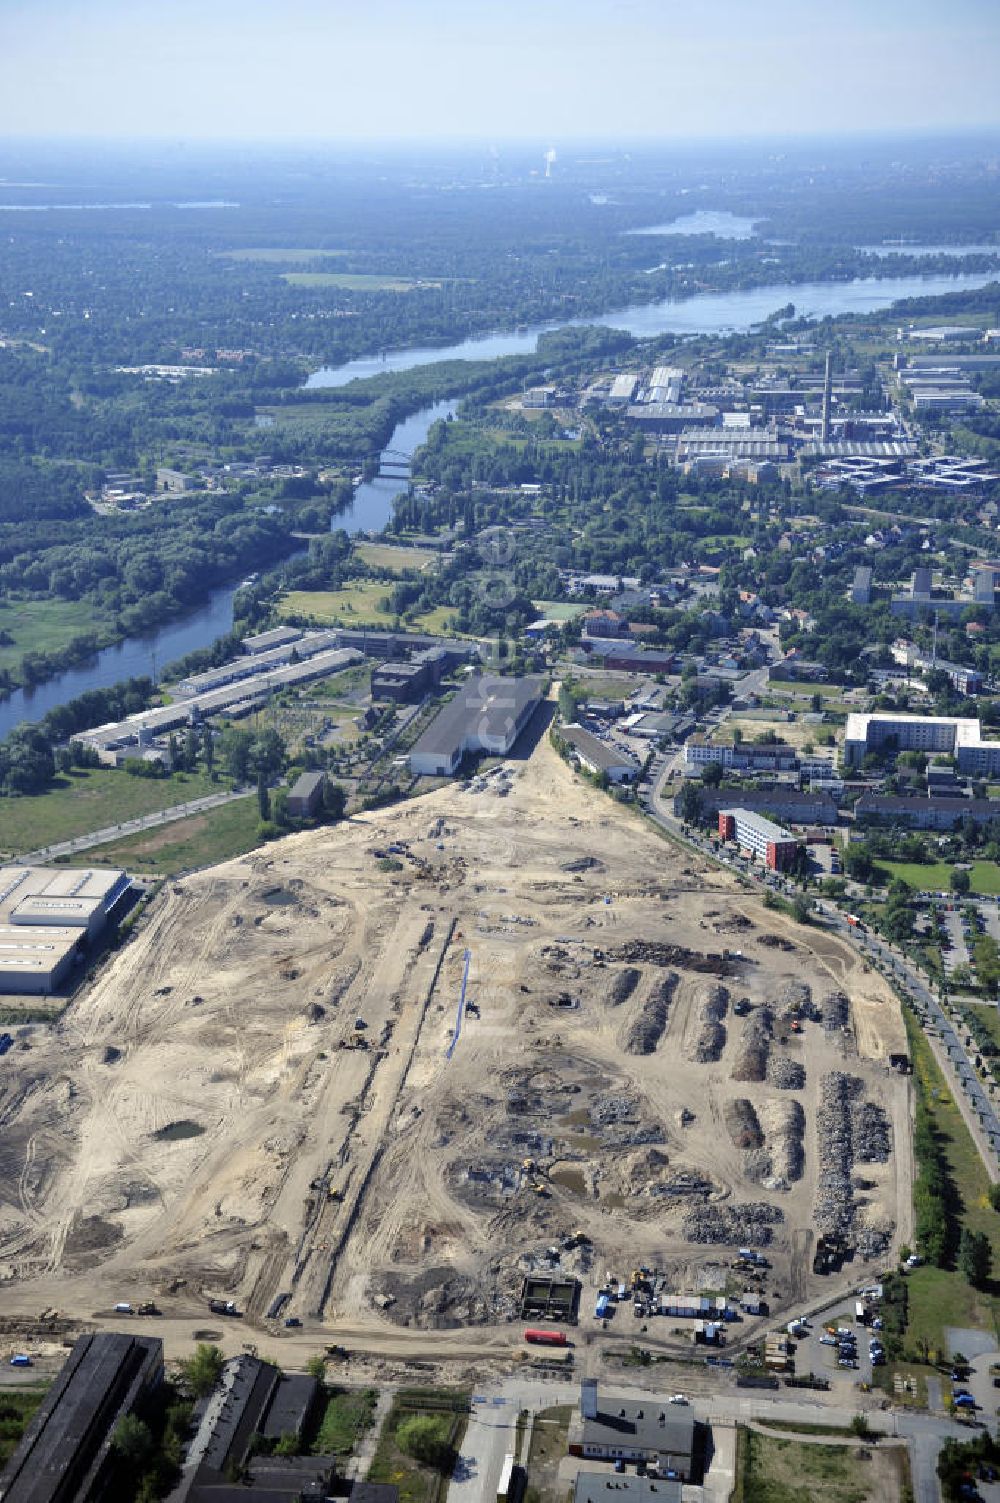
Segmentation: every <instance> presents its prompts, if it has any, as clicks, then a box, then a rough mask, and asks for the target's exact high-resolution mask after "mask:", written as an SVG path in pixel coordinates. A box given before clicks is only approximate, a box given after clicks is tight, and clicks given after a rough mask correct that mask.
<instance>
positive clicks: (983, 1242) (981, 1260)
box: [958, 1227, 993, 1289]
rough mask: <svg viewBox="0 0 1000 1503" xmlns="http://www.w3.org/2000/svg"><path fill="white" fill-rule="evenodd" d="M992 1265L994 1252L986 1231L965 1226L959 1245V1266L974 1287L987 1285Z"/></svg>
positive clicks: (979, 1287)
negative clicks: (974, 1230) (973, 1229)
mask: <svg viewBox="0 0 1000 1503" xmlns="http://www.w3.org/2000/svg"><path fill="white" fill-rule="evenodd" d="M992 1265H993V1252H992V1249H991V1248H990V1239H989V1237H987V1235H986V1233H985V1232H973V1231H970V1230H969V1228H968V1227H963V1228H962V1240H961V1241H960V1242H959V1245H958V1266H959V1268H960V1269H961V1271H962V1273H964V1274H965V1277H966V1278H967V1279H968V1281H969V1283H970V1284H971V1285H972V1287H973V1288H974V1289H982V1288H984V1287H985V1285H986V1282H987V1280H988V1279H989V1276H990V1269H991V1267H992Z"/></svg>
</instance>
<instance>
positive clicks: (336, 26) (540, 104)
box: [0, 0, 1000, 148]
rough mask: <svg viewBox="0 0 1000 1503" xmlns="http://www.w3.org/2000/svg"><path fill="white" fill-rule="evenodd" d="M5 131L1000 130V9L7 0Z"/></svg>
mask: <svg viewBox="0 0 1000 1503" xmlns="http://www.w3.org/2000/svg"><path fill="white" fill-rule="evenodd" d="M0 53H2V55H3V57H4V59H5V61H6V64H7V66H6V69H5V80H4V85H5V86H4V91H3V94H2V97H0V137H5V138H8V139H12V140H31V139H38V138H44V139H48V140H51V139H52V138H59V137H65V136H69V137H72V138H74V139H78V140H79V139H94V140H102V141H117V140H120V141H123V142H124V141H134V142H139V141H148V142H151V143H155V142H157V141H165V140H170V139H174V138H180V139H181V140H183V141H185V142H192V143H196V142H202V141H203V142H205V143H206V144H226V143H230V142H232V143H234V144H236V143H238V142H241V141H243V142H250V141H255V142H264V141H267V142H273V143H274V144H275V145H278V144H287V145H299V146H304V145H308V144H314V145H315V144H319V143H323V144H326V145H335V144H336V143H338V142H343V143H345V144H346V143H351V144H370V145H379V146H382V147H383V148H384V147H386V146H392V145H401V144H411V145H412V144H416V143H418V142H419V143H426V144H429V145H437V146H444V145H451V144H457V143H466V144H469V145H474V144H476V143H480V142H481V143H483V144H484V145H485V144H487V143H489V142H491V141H495V142H498V143H511V144H514V143H522V142H525V141H537V140H539V139H541V138H547V137H550V138H552V140H553V141H554V142H556V144H558V143H559V142H560V141H561V142H564V143H577V144H583V143H586V142H604V143H608V144H615V145H628V144H633V145H636V146H640V145H643V144H651V143H655V142H660V141H662V142H667V143H673V142H675V141H682V140H690V139H696V140H702V141H705V142H715V141H722V140H726V139H729V138H732V137H736V138H739V139H742V140H748V139H753V140H760V141H766V140H768V139H775V140H782V139H788V138H794V137H798V136H804V137H812V138H817V139H819V138H829V137H845V136H848V137H849V136H866V135H888V136H895V135H902V136H908V135H910V134H912V133H918V134H920V135H924V136H926V135H934V134H952V133H954V134H969V133H976V132H977V131H991V130H995V129H997V128H998V127H1000V98H998V93H997V90H996V84H995V80H996V75H997V69H998V63H1000V9H998V7H997V6H996V5H995V3H994V0H953V3H952V5H951V6H950V7H949V9H948V12H947V15H946V16H944V15H942V13H941V10H940V7H939V6H937V5H935V4H932V3H930V0H909V3H907V0H877V3H876V4H874V5H872V4H871V3H870V0H869V3H863V0H844V3H842V4H841V5H839V6H838V7H836V8H832V7H831V8H829V9H827V8H824V9H823V10H822V11H820V10H819V9H818V8H809V14H808V16H807V19H806V20H805V21H804V20H803V7H802V5H801V3H798V4H795V3H793V0H761V3H760V4H758V5H756V6H754V7H748V6H747V5H746V3H745V0H718V3H716V4H714V5H712V6H711V8H706V7H699V8H698V9H697V10H693V9H692V7H691V6H690V4H688V5H686V6H685V5H681V4H678V3H671V0H659V3H658V0H617V3H608V0H575V3H574V0H508V3H507V4H505V5H504V6H503V7H502V8H498V10H497V11H496V12H494V11H488V10H486V9H485V8H482V9H480V8H477V7H474V6H473V7H470V6H469V5H468V4H461V3H459V0H423V3H419V4H414V3H412V0H411V3H406V0H369V3H368V4H367V5H366V6H365V7H364V9H363V10H362V9H361V8H359V7H355V6H353V5H352V6H348V5H346V4H343V3H341V0H327V3H324V0H287V3H286V4H285V5H283V6H282V7H281V8H280V11H279V10H278V9H277V8H276V7H275V6H274V5H273V4H272V3H269V0H201V3H196V0H174V3H172V4H171V5H170V6H168V7H164V6H162V5H157V4H154V3H153V0H92V3H90V4H88V5H87V6H86V7H80V6H79V4H78V3H76V0H4V4H3V7H2V10H0Z"/></svg>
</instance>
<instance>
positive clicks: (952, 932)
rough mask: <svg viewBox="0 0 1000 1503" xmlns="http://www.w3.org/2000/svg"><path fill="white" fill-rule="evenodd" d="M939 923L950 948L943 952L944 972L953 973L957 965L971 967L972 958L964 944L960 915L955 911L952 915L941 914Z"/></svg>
mask: <svg viewBox="0 0 1000 1503" xmlns="http://www.w3.org/2000/svg"><path fill="white" fill-rule="evenodd" d="M941 921H942V923H943V924H944V928H945V933H946V934H947V935H948V938H949V940H950V941H951V945H950V948H948V949H946V950H944V952H943V955H942V959H943V960H944V968H945V970H946V971H949V972H950V971H953V970H954V969H955V967H956V966H958V965H971V963H972V957H971V956H970V954H969V951H968V947H967V946H966V943H965V935H964V933H963V932H962V915H961V914H960V913H959V912H958V911H957V909H956V910H955V911H954V912H952V913H947V912H946V913H943V914H942V915H941Z"/></svg>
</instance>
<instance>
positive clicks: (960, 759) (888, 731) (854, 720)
mask: <svg viewBox="0 0 1000 1503" xmlns="http://www.w3.org/2000/svg"><path fill="white" fill-rule="evenodd" d="M890 743H891V744H892V745H893V746H894V749H895V750H897V751H921V752H927V753H928V754H931V753H933V752H944V753H945V754H946V755H948V756H953V757H954V758H955V762H956V764H957V766H958V770H959V772H965V773H970V774H973V775H975V774H977V773H978V774H983V775H985V776H991V775H992V774H994V773H997V772H1000V741H986V740H984V739H983V734H982V729H981V727H980V724H979V721H978V720H961V719H958V718H957V717H955V716H952V715H848V717H847V726H846V728H845V732H844V766H845V767H858V766H860V764H861V763H862V762H863V761H864V759H865V757H866V755H867V754H868V752H872V751H879V750H881V748H882V747H884V746H887V745H889V744H890Z"/></svg>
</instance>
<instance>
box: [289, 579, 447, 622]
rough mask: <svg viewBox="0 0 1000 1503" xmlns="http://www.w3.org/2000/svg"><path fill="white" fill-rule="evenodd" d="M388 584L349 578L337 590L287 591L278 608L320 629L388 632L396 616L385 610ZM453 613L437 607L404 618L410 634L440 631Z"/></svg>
mask: <svg viewBox="0 0 1000 1503" xmlns="http://www.w3.org/2000/svg"><path fill="white" fill-rule="evenodd" d="M391 588H392V587H391V585H389V584H388V583H386V582H385V581H384V580H378V579H351V580H348V582H347V583H346V584H345V585H344V586H343V587H342V588H341V589H339V590H289V592H288V594H287V595H285V596H284V598H283V599H282V600H281V602H280V603H279V605H278V614H279V615H280V616H308V617H309V618H310V620H312V621H315V622H316V623H317V624H318V625H320V626H326V625H329V624H330V623H332V622H337V623H338V624H339V625H341V626H377V627H379V628H382V629H385V628H389V629H390V630H391V628H392V626H393V623H394V622H395V620H396V617H395V616H394V615H393V613H392V612H391V611H390V610H389V609H388V608H387V602H388V599H389V591H390V589H391ZM454 614H455V608H454V606H451V605H437V606H435V607H434V608H433V610H429V611H425V612H424V614H423V615H422V616H407V617H406V626H407V628H408V629H410V630H412V631H423V632H442V631H446V630H447V629H448V628H447V623H448V621H450V620H451V618H452V616H453V615H454Z"/></svg>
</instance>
